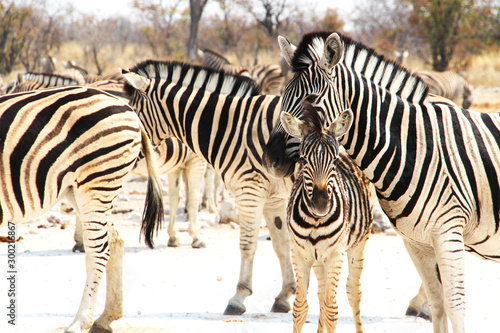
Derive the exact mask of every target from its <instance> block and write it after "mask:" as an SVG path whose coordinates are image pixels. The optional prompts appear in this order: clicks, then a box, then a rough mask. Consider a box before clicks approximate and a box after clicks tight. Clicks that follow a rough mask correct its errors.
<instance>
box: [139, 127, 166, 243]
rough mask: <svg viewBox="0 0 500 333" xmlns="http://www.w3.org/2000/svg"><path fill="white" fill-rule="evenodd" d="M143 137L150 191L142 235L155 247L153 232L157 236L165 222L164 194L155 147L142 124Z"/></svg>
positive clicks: (143, 219) (146, 202)
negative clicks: (152, 145)
mask: <svg viewBox="0 0 500 333" xmlns="http://www.w3.org/2000/svg"><path fill="white" fill-rule="evenodd" d="M141 137H142V153H143V154H144V158H145V160H146V165H147V168H148V191H147V194H146V201H145V203H144V213H143V214H142V226H141V236H142V235H144V242H145V243H146V245H147V246H148V247H150V248H151V249H152V248H153V247H154V242H153V233H154V232H155V230H156V236H158V231H159V230H160V229H161V227H162V224H163V196H162V190H161V188H162V186H161V181H160V176H159V174H158V169H157V167H156V162H155V157H154V154H153V149H152V147H151V145H150V142H149V139H148V136H147V134H146V131H145V130H144V128H143V127H142V125H141Z"/></svg>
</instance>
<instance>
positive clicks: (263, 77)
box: [199, 49, 284, 95]
mask: <svg viewBox="0 0 500 333" xmlns="http://www.w3.org/2000/svg"><path fill="white" fill-rule="evenodd" d="M199 54H200V55H201V56H202V61H201V63H202V65H204V66H207V67H210V68H213V69H215V70H222V71H224V72H226V73H228V74H232V75H246V76H248V77H250V78H252V79H253V80H255V82H256V83H257V85H258V86H259V87H260V91H261V93H262V94H265V95H280V92H281V90H280V88H281V87H282V85H283V80H284V75H283V73H282V68H281V66H280V65H275V64H258V65H255V66H253V67H249V68H243V67H240V66H236V65H233V64H231V63H230V62H229V60H227V59H226V58H224V57H223V56H221V55H220V54H218V53H216V52H214V51H211V50H207V49H205V50H203V51H200V52H199Z"/></svg>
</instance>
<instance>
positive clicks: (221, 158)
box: [123, 61, 295, 314]
mask: <svg viewBox="0 0 500 333" xmlns="http://www.w3.org/2000/svg"><path fill="white" fill-rule="evenodd" d="M123 75H124V77H125V79H126V80H127V81H128V82H129V83H130V86H128V90H129V92H130V93H131V94H132V98H131V100H130V103H131V105H132V106H133V107H134V108H135V109H136V110H137V112H138V114H139V118H140V119H141V120H142V121H143V123H144V124H145V127H146V131H148V134H149V135H150V137H151V138H152V141H153V143H155V144H157V143H159V142H161V140H163V139H165V138H166V137H171V136H174V137H176V138H178V139H179V140H181V141H182V143H183V144H185V145H187V146H188V147H189V148H191V149H192V150H193V151H194V152H195V153H196V154H197V155H199V156H203V157H204V158H205V159H206V160H207V161H208V162H209V163H210V164H212V165H213V167H214V168H215V170H216V171H217V173H218V174H220V175H221V176H222V179H223V181H224V184H225V187H226V189H227V190H228V191H229V192H231V193H233V194H234V195H235V197H236V204H237V207H238V212H239V222H240V230H241V233H240V250H241V259H242V260H241V268H240V279H239V282H238V285H237V291H236V294H235V296H234V297H233V298H231V300H230V301H229V305H228V307H227V308H226V312H225V313H227V314H241V313H243V312H245V310H246V309H245V306H244V305H243V301H244V299H245V298H246V297H247V296H249V295H251V293H252V265H253V258H254V255H255V251H256V248H257V240H258V232H259V227H260V224H261V219H262V217H264V218H265V220H266V222H267V226H268V228H269V231H270V233H271V240H272V241H273V244H274V247H275V250H276V253H277V255H278V258H279V260H280V264H281V269H282V275H283V289H282V291H281V293H280V294H279V295H278V297H277V298H276V300H275V303H274V306H273V311H280V312H283V311H289V310H290V305H289V303H288V299H289V297H290V296H291V295H292V294H293V292H294V291H295V279H294V277H293V271H292V264H291V258H290V240H289V235H288V229H287V228H286V227H285V225H284V223H285V218H286V198H288V195H289V193H290V190H291V181H290V180H288V179H274V178H270V177H269V176H268V175H267V173H266V172H265V170H264V169H263V167H262V164H261V155H262V147H263V145H264V143H265V142H266V141H267V138H268V136H269V134H270V131H271V129H272V126H273V125H274V123H275V122H276V121H277V117H278V114H279V105H280V98H279V97H276V96H266V95H257V96H248V97H241V95H244V92H245V91H256V88H255V83H254V82H253V81H252V80H250V79H248V78H244V77H235V76H230V75H227V74H226V73H224V72H218V71H213V70H207V69H206V68H203V67H198V66H190V65H187V64H180V63H168V62H165V63H162V62H152V61H149V62H146V63H142V64H138V65H137V66H136V67H134V68H133V69H131V72H128V73H123ZM221 91H225V92H226V94H224V93H221ZM227 93H229V94H227Z"/></svg>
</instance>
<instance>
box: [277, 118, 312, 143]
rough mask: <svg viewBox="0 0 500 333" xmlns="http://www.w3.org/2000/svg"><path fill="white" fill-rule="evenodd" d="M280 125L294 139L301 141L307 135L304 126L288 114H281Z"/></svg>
mask: <svg viewBox="0 0 500 333" xmlns="http://www.w3.org/2000/svg"><path fill="white" fill-rule="evenodd" d="M281 125H283V128H284V129H285V131H286V132H287V133H288V134H290V135H291V136H293V137H294V138H299V139H303V138H304V137H305V136H306V134H307V126H306V124H304V122H302V121H301V120H300V119H298V118H295V117H294V116H292V115H291V114H290V113H288V112H283V113H282V114H281Z"/></svg>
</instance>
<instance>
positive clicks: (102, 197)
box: [0, 87, 163, 332]
mask: <svg viewBox="0 0 500 333" xmlns="http://www.w3.org/2000/svg"><path fill="white" fill-rule="evenodd" d="M141 149H142V150H143V153H144V155H145V158H146V159H147V161H148V171H149V180H148V193H147V198H146V199H147V201H146V205H145V212H144V216H143V221H142V223H143V224H142V230H143V233H145V235H146V243H147V244H148V245H150V246H151V245H152V244H151V235H152V234H153V233H154V228H153V226H154V225H158V224H157V220H158V221H160V222H161V219H162V218H163V206H162V201H161V192H160V191H161V190H160V189H161V187H160V184H159V179H158V176H157V174H156V170H155V166H154V160H153V159H152V155H151V150H150V146H149V141H148V138H147V135H146V133H145V131H144V130H143V129H142V126H141V123H140V121H139V119H138V117H137V115H136V113H135V112H134V110H133V109H132V108H131V107H130V106H129V105H127V104H126V103H125V102H123V101H120V100H119V99H117V98H115V97H112V96H111V95H108V94H106V93H104V92H102V91H99V90H96V89H91V88H85V87H62V88H54V89H47V90H37V91H32V92H27V93H19V94H12V95H8V96H4V97H1V98H0V224H3V223H6V222H8V221H9V222H15V223H18V222H23V221H27V220H31V219H33V218H35V217H37V216H40V215H42V214H43V213H44V212H46V211H47V210H49V209H50V208H51V207H52V206H54V205H55V204H56V203H57V202H59V201H60V200H61V199H62V198H63V197H66V199H67V200H68V202H69V203H70V204H71V206H72V207H73V208H74V210H75V212H76V214H77V224H78V223H81V224H82V226H83V239H84V243H85V251H86V253H85V264H86V270H87V279H86V284H85V289H84V292H83V296H82V299H81V302H80V307H79V309H78V312H77V314H76V317H75V319H74V321H73V323H72V324H71V325H70V326H68V327H67V328H66V330H65V331H66V332H81V331H83V330H86V329H89V328H90V327H91V325H92V322H93V312H94V305H95V301H96V298H97V291H98V288H99V283H100V280H101V277H102V274H103V273H104V270H106V278H107V283H106V288H107V291H106V304H105V308H104V312H103V313H102V315H101V316H100V317H99V318H98V319H97V320H96V321H95V322H94V324H93V326H92V328H93V330H95V331H99V332H111V327H110V324H111V322H112V321H114V320H117V319H119V318H121V317H122V313H123V310H122V286H123V285H122V277H121V274H122V257H123V252H124V251H123V241H122V239H121V238H120V236H119V235H118V233H117V231H116V230H115V229H114V227H113V223H112V221H111V219H110V214H111V209H112V207H113V202H114V200H115V198H116V197H117V196H118V193H119V191H120V189H121V187H122V185H123V183H124V182H125V178H126V176H127V175H128V174H129V173H130V171H131V170H132V168H133V167H134V165H135V162H136V160H137V158H138V156H139V153H140V151H141Z"/></svg>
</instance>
